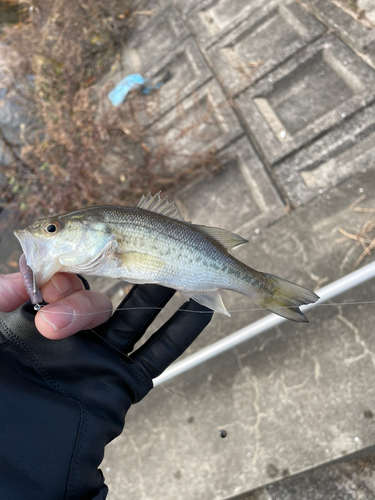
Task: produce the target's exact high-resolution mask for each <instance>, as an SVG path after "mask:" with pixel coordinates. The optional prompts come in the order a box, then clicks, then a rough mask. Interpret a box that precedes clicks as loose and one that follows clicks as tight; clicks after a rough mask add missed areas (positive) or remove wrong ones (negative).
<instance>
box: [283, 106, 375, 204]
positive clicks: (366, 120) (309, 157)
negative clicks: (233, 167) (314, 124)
mask: <svg viewBox="0 0 375 500" xmlns="http://www.w3.org/2000/svg"><path fill="white" fill-rule="evenodd" d="M373 169H375V106H374V105H372V106H369V107H366V108H365V109H364V110H363V111H360V112H358V113H356V114H355V115H354V116H353V117H352V118H351V119H350V120H348V121H345V122H344V123H343V124H342V125H341V126H340V127H338V128H335V129H333V130H332V131H331V132H329V133H327V134H326V135H324V136H323V137H321V138H320V139H318V140H317V141H315V142H313V143H312V144H310V145H308V146H306V147H305V148H303V149H301V150H300V151H298V152H297V153H296V154H295V155H293V156H292V157H290V158H288V159H286V160H284V161H282V162H281V163H280V164H278V165H277V166H276V167H275V170H274V172H275V175H276V176H277V177H278V179H279V181H280V183H281V184H282V186H283V187H284V189H285V191H286V193H287V195H288V197H289V199H290V200H291V202H292V204H293V205H295V206H297V205H300V204H301V203H307V202H308V201H310V200H311V199H313V198H314V197H316V196H318V194H321V193H323V192H325V191H326V190H327V189H329V188H331V187H332V186H335V185H337V184H339V183H340V182H342V181H343V180H344V179H346V178H348V177H350V176H352V175H354V174H355V173H356V172H366V171H367V170H373Z"/></svg>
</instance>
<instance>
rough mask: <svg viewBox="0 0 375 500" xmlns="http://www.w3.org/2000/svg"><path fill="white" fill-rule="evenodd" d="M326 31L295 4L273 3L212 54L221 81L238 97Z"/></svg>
mask: <svg viewBox="0 0 375 500" xmlns="http://www.w3.org/2000/svg"><path fill="white" fill-rule="evenodd" d="M325 29H326V28H325V27H324V25H323V24H321V23H320V22H319V21H317V20H316V18H315V17H314V16H312V15H311V14H309V13H308V12H306V10H305V9H303V8H302V7H300V6H299V5H298V4H297V3H295V2H294V1H289V2H286V3H285V4H280V2H270V3H268V4H267V5H266V7H264V8H262V9H260V10H258V11H256V12H255V13H254V14H252V15H251V16H250V17H249V18H248V19H247V20H246V21H244V22H242V23H241V24H240V25H239V26H237V27H236V28H235V29H234V30H232V31H230V33H229V34H228V35H227V36H225V37H224V38H223V39H222V40H220V41H219V42H218V43H217V44H215V45H214V46H212V47H211V48H210V49H209V50H208V56H209V58H210V60H211V62H212V64H213V66H214V68H215V70H216V74H217V77H218V78H219V80H220V82H221V83H222V84H223V86H224V87H225V88H226V89H227V91H228V92H229V93H230V94H231V95H235V94H237V93H239V92H241V91H243V90H244V89H245V88H247V87H248V86H249V85H250V84H252V83H254V82H255V81H256V80H258V79H259V78H261V77H262V76H263V75H265V74H266V73H268V72H269V71H271V70H272V69H274V68H275V67H276V66H277V65H279V64H280V63H282V62H284V61H285V60H286V59H287V58H288V57H290V56H291V55H293V54H294V53H296V52H297V51H298V50H300V49H301V48H302V47H304V46H305V45H307V44H308V43H310V42H312V41H313V40H315V39H316V38H318V37H319V36H321V35H322V34H323V33H324V31H325Z"/></svg>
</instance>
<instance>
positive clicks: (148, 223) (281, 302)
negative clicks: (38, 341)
mask: <svg viewBox="0 0 375 500" xmlns="http://www.w3.org/2000/svg"><path fill="white" fill-rule="evenodd" d="M14 234H15V235H16V237H17V238H18V240H19V242H20V243H21V246H22V249H23V251H24V254H25V257H26V262H27V265H28V266H29V267H30V268H31V270H32V271H33V273H34V277H35V278H36V284H37V285H38V287H42V286H43V285H44V284H45V283H46V282H47V281H48V280H49V279H50V278H51V277H52V276H53V275H54V274H55V273H57V272H69V273H81V274H86V275H96V276H106V277H109V278H117V279H122V280H126V281H128V282H130V283H142V284H143V283H157V284H160V285H164V286H166V287H170V288H174V289H176V290H179V291H180V292H181V293H182V294H183V295H184V296H185V297H186V298H187V299H193V300H195V301H196V302H199V303H200V304H203V305H205V306H207V307H208V308H210V309H212V310H214V311H217V312H219V313H222V314H226V315H227V316H230V314H229V313H228V311H227V310H226V308H225V306H224V304H223V301H222V299H221V296H220V292H219V290H220V289H227V290H233V291H235V292H238V293H241V294H243V295H246V296H248V297H250V298H252V299H254V300H255V301H256V302H257V303H258V304H260V305H261V306H262V307H264V308H265V309H268V310H269V311H272V312H274V313H276V314H278V315H280V316H283V317H285V318H287V319H290V320H292V321H300V322H307V319H306V317H305V316H304V314H303V313H302V312H301V311H300V309H299V307H300V306H301V305H303V304H309V303H312V302H315V301H316V300H318V298H319V297H318V296H317V295H316V294H315V293H314V292H312V291H310V290H308V289H306V288H303V287H301V286H299V285H296V284H294V283H291V282H289V281H286V280H283V279H281V278H278V277H277V276H273V275H271V274H266V273H261V272H258V271H255V270H254V269H251V268H250V267H248V266H247V265H245V264H244V263H243V262H240V261H239V260H237V259H236V258H235V257H233V256H232V255H231V254H230V253H229V252H228V250H229V249H232V248H235V247H237V246H239V245H242V244H244V243H247V240H245V239H244V238H242V237H241V236H238V235H236V234H233V233H231V232H229V231H225V230H223V229H219V228H216V227H207V226H201V225H197V224H192V223H190V222H185V221H184V220H183V219H182V217H181V216H180V214H179V212H178V208H177V207H176V205H175V204H174V203H169V202H168V200H167V198H160V194H159V193H158V194H156V195H155V196H151V194H150V193H149V194H148V195H147V196H142V198H141V200H140V202H139V203H138V205H137V207H133V208H125V207H116V206H101V207H91V208H84V209H82V210H77V211H76V212H71V213H67V214H63V215H60V216H58V217H48V218H47V219H42V220H38V221H36V222H35V223H34V224H32V225H31V226H30V227H28V228H27V229H24V230H19V231H15V232H14Z"/></svg>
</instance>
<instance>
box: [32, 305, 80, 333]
mask: <svg viewBox="0 0 375 500" xmlns="http://www.w3.org/2000/svg"><path fill="white" fill-rule="evenodd" d="M39 314H40V315H41V316H42V318H43V321H45V322H46V323H48V324H49V325H50V326H52V328H53V329H54V330H55V332H57V331H59V330H62V329H63V328H66V327H67V326H69V325H70V324H71V323H72V322H73V320H74V318H75V312H74V311H73V309H72V308H71V307H70V306H68V305H66V304H56V305H54V306H49V307H48V308H43V309H42V310H41V311H40V312H39Z"/></svg>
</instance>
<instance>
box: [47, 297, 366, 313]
mask: <svg viewBox="0 0 375 500" xmlns="http://www.w3.org/2000/svg"><path fill="white" fill-rule="evenodd" d="M369 304H375V300H365V301H352V302H330V303H327V304H315V305H314V308H315V307H334V306H354V305H369ZM287 307H288V306H279V307H278V309H286V308H287ZM300 307H304V306H303V305H302V306H300ZM163 309H165V307H152V306H139V307H123V308H119V309H115V310H114V311H113V312H117V311H162V310H163ZM266 310H267V309H265V308H264V307H255V308H249V309H232V310H228V312H229V313H231V314H232V313H233V314H235V313H242V312H249V311H266ZM42 311H43V313H52V314H71V313H70V312H63V311H56V312H55V311H53V310H52V311H50V310H49V309H45V308H42ZM174 311H175V312H186V313H190V314H211V313H212V311H211V310H210V311H189V310H186V309H174ZM106 312H112V309H104V310H103V311H94V312H91V313H75V316H94V315H96V314H101V313H106Z"/></svg>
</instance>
